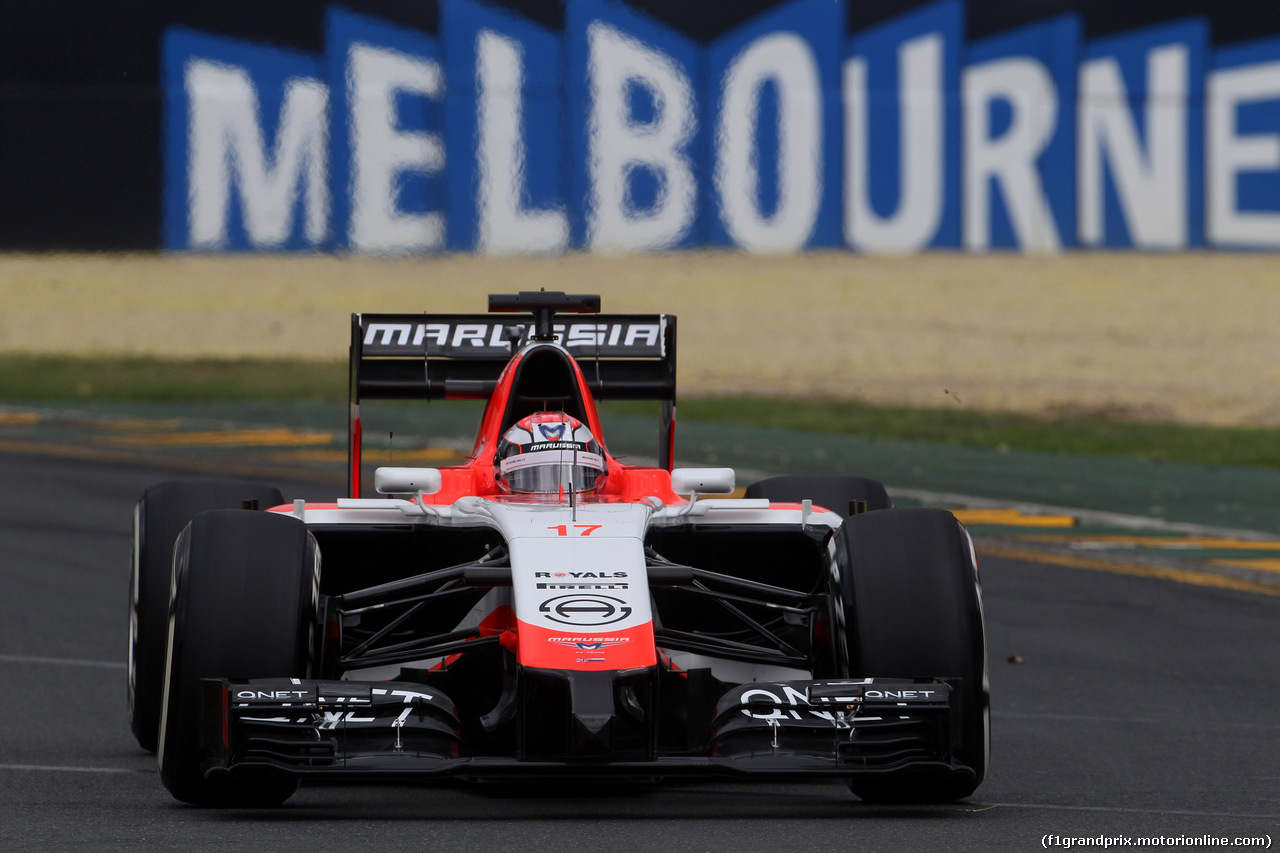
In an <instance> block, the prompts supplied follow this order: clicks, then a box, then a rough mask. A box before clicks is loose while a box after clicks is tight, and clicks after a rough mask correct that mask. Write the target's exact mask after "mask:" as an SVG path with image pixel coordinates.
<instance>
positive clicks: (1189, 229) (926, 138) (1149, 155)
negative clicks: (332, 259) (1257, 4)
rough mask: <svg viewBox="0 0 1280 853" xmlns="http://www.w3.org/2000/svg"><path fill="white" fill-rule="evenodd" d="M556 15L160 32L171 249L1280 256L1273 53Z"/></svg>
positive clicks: (1155, 31) (1277, 92) (1204, 32)
mask: <svg viewBox="0 0 1280 853" xmlns="http://www.w3.org/2000/svg"><path fill="white" fill-rule="evenodd" d="M564 12H565V14H564V23H563V27H562V28H561V29H558V30H555V31H552V30H548V29H546V28H545V27H543V26H541V25H540V24H537V23H535V22H533V21H530V20H528V19H525V18H522V17H520V16H518V15H516V14H514V13H511V12H509V11H506V10H504V9H499V8H497V7H493V6H489V5H486V4H484V3H482V2H476V0H441V2H440V23H439V30H438V32H435V33H425V32H422V31H418V30H410V29H405V28H402V27H398V26H393V25H391V24H389V23H387V22H384V21H380V20H377V19H374V18H371V17H368V16H364V15H357V14H354V13H352V12H349V11H346V10H344V9H342V8H339V7H337V6H335V7H332V8H331V9H330V10H329V12H328V15H327V26H326V46H325V50H324V53H323V55H303V54H297V53H293V52H288V51H284V50H281V49H277V48H273V47H269V46H264V45H259V44H253V43H247V42H243V41H238V40H232V39H227V38H225V37H221V36H219V35H216V34H211V33H202V32H195V31H191V30H187V29H180V28H174V29H171V30H169V31H168V32H167V33H166V34H165V36H164V45H163V63H164V77H165V83H164V86H165V105H166V106H165V109H166V118H165V136H166V138H165V145H164V150H165V176H166V177H165V184H166V186H165V200H164V206H165V211H164V229H165V234H164V242H165V245H166V247H167V248H169V249H172V250H194V251H252V250H276V251H278V250H310V251H315V250H323V251H341V252H372V253H392V254H409V253H432V252H441V251H472V252H481V253H495V254H503V253H505V254H510V253H557V252H563V251H566V250H570V249H583V250H589V251H600V252H629V251H653V250H666V249H674V248H684V247H701V246H721V247H737V248H741V249H744V250H747V251H751V252H790V251H797V250H803V249H808V248H822V247H827V248H831V247H848V248H851V249H854V250H856V251H862V252H898V253H903V252H916V251H920V250H925V249H931V248H963V249H969V250H974V251H982V250H987V249H1015V250H1022V251H1048V252H1052V251H1057V250H1060V249H1063V248H1071V247H1129V248H1137V249H1157V250H1177V249H1184V248H1191V247H1201V246H1206V247H1218V248H1273V249H1274V248H1280V39H1274V38H1273V39H1269V40H1263V41H1258V42H1253V43H1246V44H1239V45H1232V46H1230V47H1225V48H1220V49H1212V48H1211V44H1210V33H1209V32H1208V27H1207V25H1206V24H1205V23H1204V22H1203V21H1201V20H1199V19H1196V18H1189V19H1180V20H1175V21H1170V22H1167V23H1163V24H1161V25H1159V26H1155V27H1151V28H1148V29H1143V30H1139V31H1135V32H1128V33H1122V34H1119V35H1112V36H1108V37H1106V38H1102V39H1096V40H1085V39H1084V38H1083V35H1082V26H1081V23H1080V20H1079V19H1078V18H1077V17H1076V16H1074V15H1064V16H1060V17H1054V18H1049V19H1046V20H1042V21H1038V22H1036V23H1033V24H1031V25H1029V26H1025V27H1022V28H1020V29H1016V30H1013V31H1006V32H1003V33H1000V34H997V35H994V36H991V37H987V38H984V39H982V40H978V41H973V42H970V41H967V40H966V39H965V36H964V32H965V26H964V20H965V8H964V4H963V3H962V2H959V0H944V2H940V3H936V4H934V5H930V6H926V7H923V8H920V9H917V10H915V11H912V12H910V13H907V14H904V15H902V16H900V17H899V18H896V19H893V20H890V21H887V22H884V23H882V24H879V25H877V26H876V27H875V28H874V29H870V30H864V31H861V32H857V33H853V34H847V33H846V32H845V8H844V2H843V0H794V1H793V2H791V3H787V4H783V5H780V6H777V7H775V8H773V9H772V10H770V11H767V12H764V13H762V14H761V15H759V16H758V17H756V18H754V19H751V20H749V21H747V22H746V23H744V24H742V25H740V26H739V27H737V28H736V29H734V30H731V31H729V32H728V33H725V34H723V35H721V36H719V37H717V38H716V39H714V40H711V41H709V42H703V41H696V40H693V39H691V38H690V37H688V36H686V35H684V34H682V33H679V32H676V31H674V30H671V29H669V28H667V27H665V26H664V25H662V24H660V23H658V22H657V21H656V20H654V19H652V18H650V17H648V16H646V15H644V14H642V13H640V12H638V11H636V10H634V9H632V8H631V7H629V6H626V5H623V4H621V3H617V2H611V0H567V2H566V4H565V9H564Z"/></svg>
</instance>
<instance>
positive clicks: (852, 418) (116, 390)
mask: <svg viewBox="0 0 1280 853" xmlns="http://www.w3.org/2000/svg"><path fill="white" fill-rule="evenodd" d="M346 384H347V367H346V364H345V363H333V362H304V361H294V360H275V359H239V360H234V361H227V360H218V359H196V360H190V361H186V360H174V359H156V358H142V357H137V358H73V357H61V356H0V402H7V403H40V402H68V401H83V402H99V401H103V402H167V403H174V402H179V403H180V402H234V401H254V400H343V399H346ZM609 408H610V411H612V412H614V413H617V414H626V413H627V412H635V413H636V414H640V413H648V412H651V411H652V410H653V408H652V406H646V405H645V404H618V403H613V404H610V406H609ZM680 420H682V421H686V420H694V421H710V422H719V423H730V424H750V425H755V426H764V427H775V428H780V429H795V430H809V431H813V432H824V433H836V434H843V435H858V436H866V437H870V438H878V439H887V440H895V441H911V442H928V443H938V444H953V445H960V446H965V447H978V448H987V449H995V450H1000V449H1009V450H1030V451H1041V452H1047V453H1063V454H1074V455H1094V456H1121V457H1129V458H1137V459H1152V460H1165V461H1176V462H1191V463H1199V464H1209V465H1243V466H1251V467H1266V468H1280V429H1277V428H1253V427H1231V428H1220V427H1203V426H1187V425H1180V424H1160V423H1136V422H1132V421H1121V420H1113V419H1109V418H1104V417H1080V416H1067V417H1058V418H1052V419H1046V418H1037V417H1031V416H1026V415H1014V414H1002V413H991V412H978V411H970V410H966V409H962V408H959V407H956V406H953V407H949V408H936V409H915V408H906V407H898V406H876V405H870V404H867V403H859V402H855V401H842V400H792V399H788V400H775V399H767V398H759V397H710V398H684V399H682V400H681V401H680Z"/></svg>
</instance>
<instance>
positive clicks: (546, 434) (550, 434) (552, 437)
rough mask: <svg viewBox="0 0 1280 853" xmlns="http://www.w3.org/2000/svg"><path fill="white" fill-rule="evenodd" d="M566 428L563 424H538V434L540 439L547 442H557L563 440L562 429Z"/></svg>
mask: <svg viewBox="0 0 1280 853" xmlns="http://www.w3.org/2000/svg"><path fill="white" fill-rule="evenodd" d="M566 426H568V424H565V423H558V424H538V432H540V433H542V437H543V438H545V439H546V440H547V441H559V440H560V439H562V438H564V428H565V427H566Z"/></svg>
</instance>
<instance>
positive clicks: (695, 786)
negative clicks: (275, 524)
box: [0, 453, 1280, 851]
mask: <svg viewBox="0 0 1280 853" xmlns="http://www.w3.org/2000/svg"><path fill="white" fill-rule="evenodd" d="M171 476H181V474H175V473H174V472H169V471H165V470H161V469H157V468H142V467H133V466H124V465H118V464H106V463H101V462H93V461H86V460H77V459H70V458H41V457H36V456H30V455H17V454H6V453H0V578H3V590H4V592H3V601H4V609H3V613H4V616H3V618H2V619H0V683H2V684H3V685H4V687H3V690H0V719H2V720H3V724H0V849H3V850H50V849H53V850H57V849H90V850H114V849H119V850H248V849H253V850H308V851H312V850H336V849H359V850H392V849H421V850H499V849H501V850H522V851H523V850H555V851H566V850H614V849H623V850H627V851H639V850H767V851H778V850H848V849H855V848H858V849H867V850H942V849H948V850H1002V849H1009V850H1028V849H1035V848H1038V847H1040V846H1041V845H1042V840H1043V839H1044V837H1045V836H1046V835H1054V836H1060V837H1064V838H1073V837H1074V838H1095V839H1096V838H1098V837H1099V836H1109V837H1112V838H1120V839H1129V840H1131V842H1136V840H1137V839H1139V838H1142V837H1151V836H1165V837H1174V838H1183V837H1186V838H1192V837H1203V836H1211V837H1214V838H1226V839H1228V840H1229V842H1230V840H1232V839H1235V838H1245V837H1266V838H1267V839H1268V841H1269V840H1271V839H1274V838H1275V837H1276V836H1277V834H1280V715H1278V714H1277V712H1276V708H1277V707H1278V706H1280V678H1278V676H1280V664H1278V663H1277V661H1280V598H1277V597H1275V596H1268V595H1259V594H1252V593H1248V592H1239V591H1234V590H1225V589H1213V588H1207V587H1202V586H1195V585H1188V584H1180V583H1174V582H1169V581H1165V580H1157V579H1151V578H1143V577H1133V576H1125V575H1119V574H1111V573H1107V572H1099V571H1084V570H1080V569H1077V568H1071V567H1066V566H1060V565H1050V564H1046V563H1037V562H1020V561H1015V560H1009V559H998V558H993V557H988V558H985V559H983V560H982V565H981V569H982V580H983V585H984V594H985V601H986V614H987V625H988V642H989V648H990V657H991V666H992V670H991V685H992V696H993V705H994V716H993V729H994V745H993V765H992V771H991V774H990V776H989V778H988V781H987V782H986V783H985V784H984V785H983V786H982V787H981V788H980V789H979V790H978V792H977V795H976V796H975V797H974V798H973V799H972V800H971V801H969V802H965V803H960V804H954V805H949V806H936V807H927V808H919V807H895V808H886V807H875V806H867V805H862V804H860V803H859V802H858V801H857V800H856V799H855V798H854V797H853V796H852V795H850V794H849V793H848V792H847V791H846V790H845V789H844V788H843V787H842V786H840V785H838V784H832V783H822V784H777V783H762V784H761V783H738V782H723V781H710V782H701V783H679V784H669V783H668V784H663V785H651V786H640V787H629V788H618V787H604V788H600V787H592V788H588V789H583V788H572V787H568V788H566V787H557V786H545V785H539V786H536V787H534V786H518V785H517V786H510V787H503V788H488V787H482V786H475V785H463V784H456V785H446V786H442V787H427V786H413V785H402V786H385V785H384V786H377V787H350V786H340V787H339V786H326V787H310V788H304V789H303V790H302V791H300V792H299V793H298V795H296V796H295V797H294V798H293V799H292V800H290V801H289V803H288V804H287V805H286V806H285V807H284V808H281V809H277V810H268V811H226V812H220V811H205V810H199V809H194V808H191V807H188V806H184V805H181V804H179V803H177V802H176V801H174V800H172V799H171V798H170V797H169V795H168V794H167V793H166V792H165V790H164V789H163V787H162V786H161V785H160V782H159V779H158V778H157V775H156V773H155V770H154V759H153V757H152V756H151V755H149V754H147V753H144V752H142V751H141V750H140V749H139V748H138V747H137V746H136V745H135V743H134V742H133V739H132V737H131V735H130V733H129V730H128V725H127V722H126V713H125V668H124V666H125V665H124V660H125V649H126V626H127V623H126V586H127V579H128V572H129V569H128V567H129V556H130V520H131V512H132V507H133V504H134V502H135V501H136V500H137V498H138V496H139V495H140V494H141V492H142V490H143V489H144V488H145V487H146V486H147V485H149V484H151V483H153V482H156V481H158V480H161V479H165V478H168V477H171ZM279 485H281V486H282V487H283V488H284V492H285V496H286V498H293V497H307V498H313V499H320V498H332V497H333V495H332V494H331V492H332V488H331V487H328V486H318V485H316V484H315V483H309V484H308V483H293V484H289V483H283V484H279ZM1011 660H1012V661H1015V662H1010V661H1011ZM1118 844H1120V845H1123V844H1124V841H1123V840H1121V841H1120V842H1118ZM1208 846H1210V847H1213V846H1215V845H1208ZM1266 846H1269V844H1268V845H1266Z"/></svg>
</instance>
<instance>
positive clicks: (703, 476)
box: [671, 468, 735, 495]
mask: <svg viewBox="0 0 1280 853" xmlns="http://www.w3.org/2000/svg"><path fill="white" fill-rule="evenodd" d="M734 485H735V478H734V474H733V469H732V468H676V469H675V470H673V471H672V472H671V490H672V491H673V492H675V493H676V494H677V495H692V494H699V495H728V494H732V493H733V488H734Z"/></svg>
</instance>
